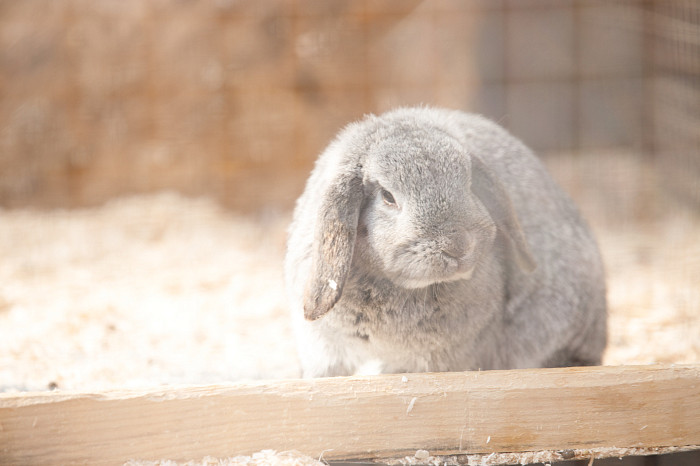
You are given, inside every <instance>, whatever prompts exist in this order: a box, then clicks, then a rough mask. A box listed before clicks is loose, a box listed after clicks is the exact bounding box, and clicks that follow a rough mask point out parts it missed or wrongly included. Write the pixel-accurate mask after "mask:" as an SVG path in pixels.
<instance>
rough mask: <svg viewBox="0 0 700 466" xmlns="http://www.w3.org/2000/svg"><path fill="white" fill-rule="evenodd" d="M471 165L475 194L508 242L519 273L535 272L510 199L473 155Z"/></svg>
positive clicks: (486, 168)
mask: <svg viewBox="0 0 700 466" xmlns="http://www.w3.org/2000/svg"><path fill="white" fill-rule="evenodd" d="M471 161H472V192H473V193H474V194H475V195H476V197H478V198H479V200H480V201H481V202H482V204H484V207H486V210H488V211H489V214H490V215H491V218H492V219H493V221H494V222H495V223H496V228H498V231H500V232H501V233H502V234H503V235H504V236H505V237H506V238H507V239H508V242H509V243H510V244H511V246H512V247H513V251H514V255H515V260H516V262H517V264H518V266H519V267H520V269H521V270H523V271H525V272H532V271H533V270H535V267H536V263H535V259H534V258H533V257H532V253H531V252H530V247H529V246H528V244H527V240H526V239H525V234H524V233H523V230H522V228H521V227H520V222H518V217H517V216H516V215H515V211H514V210H513V204H512V203H511V200H510V196H508V193H507V192H506V190H505V188H503V185H502V184H501V182H500V181H499V180H498V179H497V178H496V176H495V175H494V174H493V173H492V171H491V170H490V169H489V168H488V167H487V166H486V164H484V162H483V160H481V159H480V158H479V157H476V156H474V155H472V156H471Z"/></svg>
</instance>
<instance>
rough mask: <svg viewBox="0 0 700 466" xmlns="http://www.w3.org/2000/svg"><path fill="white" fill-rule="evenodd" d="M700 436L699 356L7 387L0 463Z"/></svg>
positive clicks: (399, 452)
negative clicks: (674, 360)
mask: <svg viewBox="0 0 700 466" xmlns="http://www.w3.org/2000/svg"><path fill="white" fill-rule="evenodd" d="M689 445H700V365H684V366H637V367H633V366H630V367H625V366H620V367H593V368H560V369H536V370H513V371H484V372H465V373H440V374H406V375H383V376H376V377H339V378H327V379H314V380H286V381H277V382H259V383H240V384H231V385H218V386H192V387H168V388H162V389H154V390H147V391H123V392H105V393H99V394H89V393H61V392H58V393H56V392H51V393H25V394H3V395H0V463H3V464H73V463H80V462H86V463H90V464H122V463H123V462H124V461H126V460H129V459H144V460H147V459H151V460H153V459H161V458H168V459H172V460H189V459H201V458H202V457H204V456H207V455H210V456H214V457H229V456H234V455H244V454H245V455H249V454H251V453H253V452H256V451H259V450H262V449H275V450H278V451H286V450H296V451H299V452H301V453H304V454H307V455H309V456H312V457H319V456H321V455H323V458H324V459H341V458H343V459H351V458H398V457H402V456H404V455H413V454H415V453H416V451H417V450H419V449H421V450H427V451H429V452H430V454H431V455H454V454H466V453H473V454H478V453H481V454H490V453H503V452H516V453H517V452H532V451H539V450H554V451H561V450H576V449H593V450H595V449H602V448H611V447H616V448H646V449H650V448H651V449H653V448H657V447H669V446H675V447H684V446H689Z"/></svg>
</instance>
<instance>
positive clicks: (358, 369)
mask: <svg viewBox="0 0 700 466" xmlns="http://www.w3.org/2000/svg"><path fill="white" fill-rule="evenodd" d="M285 278H286V282H287V288H288V293H289V297H290V304H291V310H292V322H293V328H294V331H295V335H296V339H297V345H298V350H299V356H300V360H301V365H302V369H303V375H304V377H322V376H338V375H352V374H375V373H401V372H435V371H466V370H477V369H484V370H486V369H509V368H534V367H554V366H572V365H595V364H600V363H601V355H602V352H603V350H604V349H605V345H606V333H607V330H606V321H607V312H606V299H605V293H606V292H605V280H604V271H603V266H602V261H601V258H600V253H599V250H598V247H597V244H596V242H595V239H594V238H593V236H592V234H591V232H590V230H589V229H588V227H587V226H586V224H585V222H584V221H583V219H582V218H581V216H580V214H579V213H578V211H577V209H576V207H575V206H574V205H573V203H572V201H571V200H570V199H569V197H568V196H567V195H566V194H565V193H564V192H563V191H562V190H561V188H559V187H558V186H557V185H556V183H555V182H554V181H553V179H552V178H551V177H550V175H549V174H548V173H547V171H546V170H545V168H544V166H543V165H542V164H541V162H540V161H539V160H538V159H537V158H536V157H535V155H534V154H533V153H532V152H531V151H530V150H529V149H528V148H527V147H526V146H525V145H524V144H523V143H522V142H520V141H519V140H518V139H516V138H515V137H513V136H511V135H510V134H509V133H508V132H507V131H506V130H505V129H503V128H502V127H500V126H499V125H497V124H496V123H494V122H492V121H490V120H488V119H486V118H484V117H482V116H479V115H475V114H468V113H465V112H461V111H456V110H446V109H439V108H429V107H416V108H400V109H397V110H393V111H391V112H388V113H385V114H383V115H379V116H375V115H368V116H366V117H365V118H364V119H362V120H361V121H359V122H356V123H352V124H350V125H349V126H347V127H346V128H345V129H343V130H342V131H341V132H340V133H339V135H338V136H337V137H336V139H335V140H334V141H333V142H332V143H331V144H330V145H329V146H328V147H327V148H326V149H325V151H324V152H323V153H322V154H321V155H320V157H319V159H318V160H317V162H316V165H315V168H314V170H313V172H312V174H311V176H310V178H309V179H308V182H307V184H306V188H305V190H304V193H303V194H302V195H301V197H300V198H299V199H298V201H297V204H296V209H295V211H294V217H293V220H292V223H291V225H290V228H289V237H288V244H287V255H286V258H285Z"/></svg>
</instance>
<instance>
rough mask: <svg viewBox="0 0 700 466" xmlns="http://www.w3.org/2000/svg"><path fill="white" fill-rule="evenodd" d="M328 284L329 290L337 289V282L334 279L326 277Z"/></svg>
mask: <svg viewBox="0 0 700 466" xmlns="http://www.w3.org/2000/svg"><path fill="white" fill-rule="evenodd" d="M328 286H330V287H331V290H333V291H335V290H337V289H338V282H336V281H335V280H333V279H332V278H329V279H328Z"/></svg>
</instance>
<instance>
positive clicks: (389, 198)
mask: <svg viewBox="0 0 700 466" xmlns="http://www.w3.org/2000/svg"><path fill="white" fill-rule="evenodd" d="M381 193H382V200H383V201H384V203H385V204H386V205H388V206H391V207H396V199H394V195H393V194H391V193H390V192H389V191H387V190H386V189H382V191H381Z"/></svg>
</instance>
